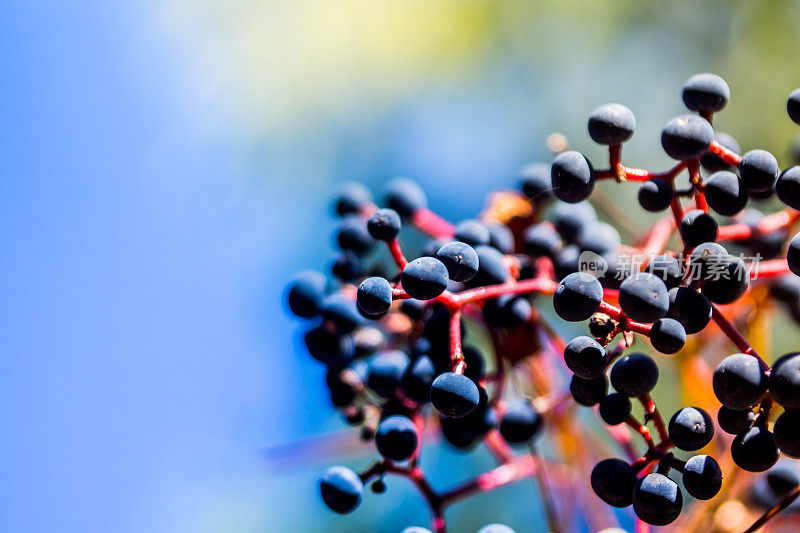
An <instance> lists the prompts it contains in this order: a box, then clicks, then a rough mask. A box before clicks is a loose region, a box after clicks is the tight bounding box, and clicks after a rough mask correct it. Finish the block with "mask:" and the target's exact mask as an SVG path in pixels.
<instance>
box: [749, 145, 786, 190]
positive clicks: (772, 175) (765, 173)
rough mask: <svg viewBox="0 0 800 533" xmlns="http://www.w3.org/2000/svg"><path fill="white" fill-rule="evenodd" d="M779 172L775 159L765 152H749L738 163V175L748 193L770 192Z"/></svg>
mask: <svg viewBox="0 0 800 533" xmlns="http://www.w3.org/2000/svg"><path fill="white" fill-rule="evenodd" d="M780 171H781V169H780V168H779V167H778V161H777V159H775V156H774V155H772V154H771V153H769V152H767V151H766V150H750V151H749V152H747V153H746V154H744V155H743V156H742V160H741V162H740V163H739V175H740V176H741V177H742V182H743V183H744V185H745V187H746V188H747V190H749V191H756V192H760V191H767V190H771V189H772V186H773V185H775V180H777V179H778V173H779V172H780Z"/></svg>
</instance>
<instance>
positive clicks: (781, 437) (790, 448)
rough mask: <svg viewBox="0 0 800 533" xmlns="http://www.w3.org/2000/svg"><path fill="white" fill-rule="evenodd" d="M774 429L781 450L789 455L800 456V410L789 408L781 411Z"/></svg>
mask: <svg viewBox="0 0 800 533" xmlns="http://www.w3.org/2000/svg"><path fill="white" fill-rule="evenodd" d="M773 430H774V431H775V441H776V442H777V444H778V447H779V448H780V449H781V451H782V452H783V453H784V454H785V455H788V456H789V457H794V458H795V459H797V458H800V411H798V410H796V409H789V410H787V411H784V412H783V413H781V416H779V417H778V418H777V419H776V420H775V425H774V426H773Z"/></svg>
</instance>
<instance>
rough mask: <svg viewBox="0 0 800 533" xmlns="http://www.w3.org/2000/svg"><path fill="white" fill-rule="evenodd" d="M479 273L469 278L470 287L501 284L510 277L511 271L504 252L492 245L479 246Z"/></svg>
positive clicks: (476, 250) (476, 249)
mask: <svg viewBox="0 0 800 533" xmlns="http://www.w3.org/2000/svg"><path fill="white" fill-rule="evenodd" d="M475 253H476V254H478V273H477V274H475V277H474V278H472V279H471V280H469V282H468V286H470V287H483V286H484V285H500V284H501V283H505V281H506V280H507V279H508V276H509V272H508V267H507V266H506V263H505V260H504V258H503V254H502V253H500V252H499V251H498V250H496V249H495V248H492V247H491V246H477V247H476V248H475Z"/></svg>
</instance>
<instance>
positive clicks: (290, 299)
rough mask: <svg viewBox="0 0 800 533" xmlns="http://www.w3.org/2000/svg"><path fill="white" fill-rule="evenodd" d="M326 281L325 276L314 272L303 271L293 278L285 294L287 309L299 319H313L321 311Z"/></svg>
mask: <svg viewBox="0 0 800 533" xmlns="http://www.w3.org/2000/svg"><path fill="white" fill-rule="evenodd" d="M327 285H328V280H327V279H326V278H325V274H323V273H322V272H317V271H316V270H304V271H303V272H300V273H299V274H298V275H297V276H295V278H294V280H293V281H292V282H291V283H290V284H289V288H288V290H287V292H286V302H287V304H288V305H289V309H290V310H291V311H292V313H294V314H295V315H297V316H298V317H300V318H314V317H315V316H317V315H319V313H320V312H321V311H322V303H323V301H324V300H325V288H326V287H327Z"/></svg>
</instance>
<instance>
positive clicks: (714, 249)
mask: <svg viewBox="0 0 800 533" xmlns="http://www.w3.org/2000/svg"><path fill="white" fill-rule="evenodd" d="M727 257H728V251H727V250H726V249H725V248H724V247H723V246H722V245H721V244H717V243H715V242H704V243H702V244H698V245H697V246H695V247H694V250H692V253H691V255H689V267H690V268H691V269H692V270H691V275H692V279H693V280H695V281H696V280H699V279H703V280H705V279H708V278H709V277H710V276H709V275H708V274H709V272H710V271H711V270H713V267H715V265H719V264H720V263H721V262H724V261H725V260H726V259H727Z"/></svg>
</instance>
